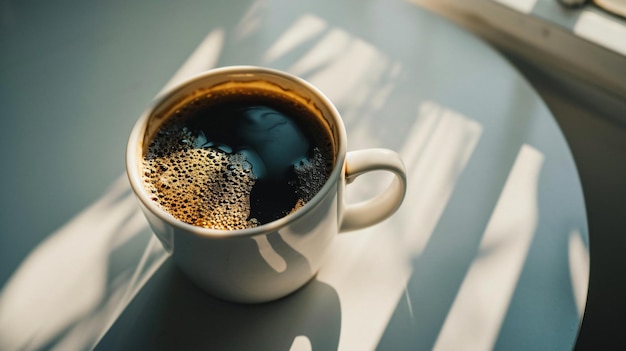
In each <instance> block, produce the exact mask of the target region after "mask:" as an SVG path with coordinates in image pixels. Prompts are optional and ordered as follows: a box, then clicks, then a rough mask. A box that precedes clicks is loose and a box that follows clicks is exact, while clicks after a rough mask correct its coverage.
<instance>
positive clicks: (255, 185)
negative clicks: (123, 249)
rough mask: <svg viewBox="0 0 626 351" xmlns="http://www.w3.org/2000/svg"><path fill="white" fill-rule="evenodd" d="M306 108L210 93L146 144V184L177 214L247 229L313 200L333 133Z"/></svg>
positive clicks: (230, 92)
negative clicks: (330, 133)
mask: <svg viewBox="0 0 626 351" xmlns="http://www.w3.org/2000/svg"><path fill="white" fill-rule="evenodd" d="M321 123H322V122H321V120H320V119H319V117H317V116H316V115H315V114H314V113H313V112H312V111H310V110H309V109H308V108H307V107H306V106H303V105H302V104H300V103H297V102H294V101H293V100H291V99H290V98H287V97H284V96H281V95H280V94H277V93H269V92H266V91H263V90H254V89H234V88H233V89H227V90H221V91H211V92H208V93H206V94H204V95H200V97H197V98H194V99H193V100H191V101H189V102H187V103H186V104H185V105H183V106H181V107H180V108H177V109H176V110H175V111H172V113H171V116H168V117H167V120H166V122H164V124H163V125H162V126H161V127H160V128H159V130H158V131H157V133H156V135H155V136H154V137H153V139H152V141H151V143H150V145H149V147H148V148H147V150H146V152H145V155H144V161H143V172H144V177H143V178H144V183H145V186H146V188H147V189H148V191H149V192H150V193H151V194H152V200H153V201H155V202H157V203H158V204H159V205H160V206H161V207H162V208H163V209H165V210H166V211H168V212H169V213H170V214H172V215H173V216H174V217H175V218H177V219H179V220H181V221H183V222H186V223H190V224H194V225H197V226H202V227H207V228H213V229H224V230H234V229H244V228H252V227H256V226H258V225H261V224H265V223H268V222H271V221H273V220H276V219H279V218H281V217H284V216H285V215H287V214H289V213H292V212H293V211H296V210H297V209H298V208H300V207H302V206H303V205H304V204H305V203H306V202H307V201H309V200H310V199H311V198H312V197H313V196H314V195H315V194H316V193H317V192H318V191H319V190H320V189H321V188H322V186H323V185H324V183H325V182H326V180H327V179H328V177H329V175H330V172H331V170H332V167H333V163H334V151H333V146H332V141H331V140H332V139H331V137H330V135H329V132H328V129H327V128H326V127H325V126H324V125H323V124H321Z"/></svg>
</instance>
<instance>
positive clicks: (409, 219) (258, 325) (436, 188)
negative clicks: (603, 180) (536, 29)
mask: <svg viewBox="0 0 626 351" xmlns="http://www.w3.org/2000/svg"><path fill="white" fill-rule="evenodd" d="M2 6H4V8H3V9H2V11H0V12H1V13H2V16H1V18H0V46H1V47H3V48H4V50H3V54H2V55H0V82H1V83H0V102H1V104H0V114H1V115H2V118H1V119H0V143H1V144H0V160H2V163H3V171H4V172H3V174H2V178H1V179H2V182H0V187H1V194H3V196H2V197H1V200H0V201H2V203H1V204H2V206H1V208H2V209H3V210H2V211H1V214H0V216H1V217H0V219H1V220H2V223H3V229H2V232H1V234H0V287H1V290H0V349H2V350H38V349H53V350H82V349H92V348H94V347H95V348H96V349H98V350H125V349H128V350H136V349H151V350H154V349H194V350H195V349H212V350H215V349H217V350H221V349H237V350H242V349H254V350H289V349H291V350H310V349H312V350H327V349H329V350H334V349H341V350H369V349H380V350H403V349H404V350H422V349H424V350H428V349H433V348H435V349H439V350H447V349H450V350H459V349H464V350H487V349H501V350H529V349H531V350H543V349H550V350H555V349H556V350H561V349H562V350H569V349H571V348H572V346H573V344H574V342H575V339H576V334H577V331H578V327H579V324H580V321H581V318H582V313H583V310H584V306H585V298H586V294H587V285H588V275H589V253H588V252H589V249H588V232H587V221H586V214H585V208H584V200H583V195H582V190H581V186H580V181H579V178H578V175H577V172H576V168H575V165H574V163H573V159H572V157H571V154H570V151H569V149H568V147H567V144H566V142H565V140H564V138H563V135H562V134H561V132H560V130H559V129H558V127H557V125H556V123H555V121H554V119H553V117H552V115H551V114H550V112H549V110H548V109H547V108H546V106H545V104H544V103H543V102H542V101H541V99H540V98H539V96H538V95H537V94H536V93H535V92H534V91H533V90H532V89H531V88H530V86H529V85H528V84H527V83H526V81H525V80H524V79H523V78H522V77H521V76H520V75H519V73H518V72H516V71H515V70H514V69H513V68H512V66H511V65H509V64H508V63H507V62H506V61H505V60H504V59H503V58H502V57H501V56H500V55H498V54H497V53H496V52H495V51H494V50H492V49H491V48H489V47H488V46H487V45H485V44H484V43H482V42H481V41H479V40H478V39H476V38H474V37H473V36H471V35H469V34H468V33H466V32H464V31H462V30H461V29H459V28H457V27H454V26H453V25H451V24H449V23H448V22H446V21H444V20H442V19H440V18H438V17H437V16H435V15H433V14H431V13H429V12H426V11H424V10H421V9H420V8H419V7H417V6H415V5H412V4H408V3H404V2H398V1H377V0H372V1H341V2H340V1H318V2H315V3H313V2H312V3H310V4H305V3H297V4H296V3H293V2H289V1H252V2H251V1H245V2H239V3H237V4H229V5H224V4H220V3H212V4H211V3H209V2H206V3H205V2H201V1H197V2H194V1H186V2H176V3H174V2H171V3H170V2H157V3H153V2H141V1H138V2H134V3H132V4H128V3H126V2H122V1H111V2H105V3H101V4H97V5H94V4H83V3H78V2H77V3H73V2H70V1H59V2H57V3H55V4H48V3H46V2H42V3H41V4H37V5H33V4H27V3H20V4H17V3H15V4H9V3H4V4H3V5H2ZM233 64H252V65H262V66H268V67H273V68H278V69H282V70H286V71H289V72H292V73H295V74H297V75H300V76H302V77H303V78H305V79H307V80H309V81H310V82H312V83H313V84H315V85H317V86H318V87H319V88H320V89H321V90H322V91H324V92H325V93H326V94H327V95H328V96H329V97H330V99H331V100H332V101H334V102H335V104H336V106H337V107H338V109H339V111H340V113H341V114H342V116H343V119H344V121H345V124H346V127H347V131H348V139H349V140H348V143H349V149H350V150H356V149H361V148H366V147H386V148H391V149H394V150H397V151H398V152H399V153H400V154H401V155H402V157H403V158H404V160H405V162H406V165H407V170H408V178H409V188H408V193H407V197H406V200H405V203H404V204H403V206H402V207H401V209H400V210H399V212H398V213H397V214H396V215H394V216H393V217H392V218H391V219H389V220H387V221H385V222H383V223H381V224H379V225H376V226H373V227H371V228H368V229H366V230H362V231H357V232H352V233H347V234H342V235H339V237H338V238H337V240H336V242H335V245H334V247H333V251H332V253H331V257H330V259H329V261H328V263H327V264H326V265H325V266H324V267H323V268H322V270H321V271H320V272H319V274H318V276H317V277H316V279H315V280H314V281H313V282H311V283H310V284H309V285H307V286H306V287H305V288H303V289H302V290H300V291H298V292H297V293H295V294H293V295H291V296H289V297H287V298H285V299H283V300H279V301H276V302H273V303H269V304H263V305H236V304H229V303H225V302H221V301H218V300H215V299H213V298H212V297H210V296H208V295H206V294H204V293H203V292H201V291H200V290H198V289H197V288H196V287H195V286H194V285H192V284H191V283H190V282H189V281H188V280H187V279H186V278H185V277H184V276H183V275H182V273H180V272H179V271H178V270H177V269H176V268H175V267H174V266H173V264H172V262H171V260H169V259H168V257H167V256H166V255H165V253H164V252H163V250H162V248H161V247H160V244H159V243H158V242H157V241H156V240H155V239H154V238H153V236H152V235H151V233H150V230H149V229H148V227H147V224H146V222H145V220H144V219H143V217H142V216H141V214H140V213H139V211H138V208H137V204H136V202H135V199H134V198H133V195H132V193H131V191H130V188H129V186H128V183H127V181H126V179H125V177H124V176H123V172H124V169H123V162H124V147H125V142H126V138H127V137H128V133H129V132H130V128H131V126H132V125H133V123H134V122H135V119H136V118H137V117H138V116H139V114H140V113H141V111H142V110H143V109H144V108H145V106H146V105H147V104H148V103H149V101H150V100H151V99H152V97H153V96H154V95H156V94H157V93H158V92H159V91H160V90H161V89H162V88H163V87H164V86H166V85H167V84H172V83H174V82H176V81H179V80H180V79H183V78H185V77H187V76H189V75H192V74H194V73H196V72H199V71H202V70H205V69H209V68H211V67H217V66H225V65H233ZM386 181H387V178H384V177H377V176H375V175H374V176H371V177H368V178H365V179H362V180H361V179H359V181H357V182H355V183H354V184H352V185H351V186H350V188H349V191H348V192H349V195H350V198H351V199H352V200H355V201H356V200H358V199H360V198H365V197H368V196H370V195H371V194H375V193H376V191H378V190H379V189H381V188H383V187H384V185H385V184H386Z"/></svg>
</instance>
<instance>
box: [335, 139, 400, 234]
mask: <svg viewBox="0 0 626 351" xmlns="http://www.w3.org/2000/svg"><path fill="white" fill-rule="evenodd" d="M371 171H388V172H391V173H393V174H394V175H395V178H394V179H393V182H392V183H391V184H390V185H389V186H388V187H387V189H385V190H384V191H383V192H382V193H380V194H378V195H376V196H375V197H373V198H371V199H369V200H365V201H362V202H359V203H356V204H345V203H344V211H343V212H344V213H343V218H342V220H341V224H340V225H339V231H340V232H347V231H351V230H357V229H361V228H365V227H368V226H371V225H374V224H376V223H379V222H381V221H383V220H384V219H386V218H387V217H389V216H391V215H392V214H393V213H394V212H396V210H397V209H398V208H399V207H400V204H402V200H404V195H405V194H406V170H405V167H404V162H402V159H401V158H400V155H398V154H397V153H396V152H395V151H391V150H388V149H365V150H358V151H350V152H348V153H347V154H346V167H345V176H346V184H350V183H352V182H353V181H354V180H355V179H356V178H357V177H358V176H360V175H362V174H364V173H367V172H371ZM342 201H345V200H342Z"/></svg>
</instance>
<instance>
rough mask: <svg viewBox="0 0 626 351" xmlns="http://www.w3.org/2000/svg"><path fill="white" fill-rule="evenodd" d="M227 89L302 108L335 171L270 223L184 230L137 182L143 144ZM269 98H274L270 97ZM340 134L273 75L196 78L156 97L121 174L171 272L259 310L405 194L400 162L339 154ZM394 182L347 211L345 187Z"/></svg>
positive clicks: (314, 103) (295, 85) (287, 81)
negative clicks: (202, 98)
mask: <svg viewBox="0 0 626 351" xmlns="http://www.w3.org/2000/svg"><path fill="white" fill-rule="evenodd" d="M225 82H228V84H232V85H233V86H237V85H238V84H241V85H247V84H259V87H261V88H263V89H265V88H267V89H272V90H277V91H278V92H279V93H281V94H284V95H285V96H286V97H288V98H290V99H295V100H297V101H299V102H301V103H304V104H310V107H312V109H314V110H316V111H317V112H318V113H319V117H320V118H321V120H322V121H324V122H325V123H327V124H328V127H329V129H330V131H331V133H332V138H333V141H334V149H335V160H336V161H335V164H334V167H333V169H332V171H331V173H330V177H329V179H328V180H327V182H326V183H325V185H324V186H323V187H322V189H321V190H320V191H319V192H318V193H317V194H316V195H315V196H314V197H313V198H312V199H311V200H310V201H309V202H307V203H306V204H305V205H304V206H303V207H301V208H300V209H298V210H297V211H295V212H293V213H291V214H289V215H286V216H284V217H282V218H280V219H277V220H275V221H273V222H270V223H267V224H263V225H260V226H258V227H255V228H248V229H241V230H231V231H227V230H214V229H207V228H204V227H198V226H194V225H191V224H188V223H184V222H182V221H180V220H178V219H176V218H174V217H173V216H172V215H170V214H169V213H168V212H167V211H165V210H164V209H162V208H161V207H160V206H159V205H158V204H157V203H156V202H154V201H153V200H151V197H152V196H151V194H150V193H149V192H148V190H147V189H146V188H145V186H144V184H143V180H142V174H143V172H142V159H143V156H144V152H145V150H146V148H147V147H148V144H149V143H150V138H151V136H152V135H153V134H154V133H155V131H156V130H158V128H159V127H160V126H161V125H162V123H163V121H164V120H165V119H166V118H167V114H166V113H165V112H164V111H167V110H168V109H171V108H172V106H173V105H174V104H177V103H179V102H180V101H181V99H184V98H186V97H189V96H193V95H194V94H197V93H198V92H201V91H206V90H207V89H210V88H211V87H214V86H216V85H219V84H223V83H225ZM274 92H275V93H276V91H274ZM346 150H347V146H346V132H345V128H344V125H343V122H342V120H341V117H340V115H339V113H338V112H337V109H336V108H335V107H334V106H333V104H332V103H331V102H330V100H329V99H328V98H327V97H326V96H324V94H322V93H321V92H320V91H319V90H318V89H317V88H315V87H314V86H313V85H311V84H310V83H308V82H306V81H305V80H303V79H301V78H298V77H296V76H293V75H291V74H288V73H285V72H281V71H277V70H274V69H268V68H260V67H251V66H232V67H223V68H218V69H213V70H210V71H207V72H204V73H202V74H200V75H198V76H195V77H194V78H191V79H190V80H188V81H186V82H184V83H182V84H180V85H178V86H176V87H174V88H173V89H171V90H169V91H168V92H166V93H164V94H162V95H161V96H159V97H157V98H156V99H155V101H154V102H153V104H152V105H151V106H150V107H149V108H148V109H147V110H146V111H145V112H144V113H143V115H142V116H141V117H140V118H139V120H138V121H137V123H136V125H135V127H134V128H133V130H132V132H131V135H130V138H129V142H128V147H127V150H126V170H127V173H128V177H129V180H130V184H131V186H132V189H133V191H134V192H135V194H136V196H137V198H138V199H139V203H140V206H141V209H142V210H143V212H144V214H145V216H146V218H147V219H148V222H149V223H150V226H151V228H152V230H153V231H154V233H155V235H156V236H157V237H158V238H159V240H160V241H161V243H162V244H163V246H164V247H165V249H166V250H167V251H168V252H170V253H171V254H172V257H173V259H174V262H175V263H176V264H177V265H178V267H179V268H180V269H181V270H182V271H183V272H184V273H185V274H186V275H187V276H188V277H189V278H190V279H191V280H192V281H193V282H195V283H196V284H197V285H198V286H200V287H201V288H202V289H204V290H205V291H206V292H208V293H209V294H211V295H213V296H216V297H218V298H221V299H224V300H229V301H234V302H248V303H252V302H265V301H270V300H274V299H277V298H280V297H283V296H285V295H287V294H289V293H291V292H293V291H295V290H297V289H298V288H300V287H302V286H303V285H305V284H306V283H307V282H308V281H309V280H311V279H312V278H313V277H314V276H315V274H316V273H317V271H318V270H319V268H320V266H321V265H322V264H323V262H324V258H325V256H327V253H328V251H329V248H330V246H331V243H332V241H333V239H334V237H335V236H336V235H337V233H340V232H346V231H351V230H356V229H360V228H364V227H367V226H371V225H373V224H376V223H378V222H380V221H382V220H384V219H386V218H387V217H389V216H391V215H392V214H393V213H394V212H395V211H396V210H397V209H398V207H399V206H400V204H401V203H402V200H403V199H404V195H405V192H406V174H405V168H404V164H403V162H402V160H401V159H400V156H399V155H398V154H397V153H396V152H394V151H391V150H387V149H365V150H359V151H351V152H346ZM376 170H383V171H389V172H391V173H393V174H394V175H395V177H394V179H393V181H392V182H391V184H390V185H389V187H388V188H387V189H385V190H384V191H383V192H382V193H380V194H378V195H377V196H375V197H374V198H372V199H369V200H367V201H364V202H361V203H356V204H347V203H346V200H345V197H346V194H345V192H346V185H347V184H349V183H350V182H351V181H352V180H354V179H355V178H356V177H358V176H360V175H361V174H363V173H366V172H370V171H376Z"/></svg>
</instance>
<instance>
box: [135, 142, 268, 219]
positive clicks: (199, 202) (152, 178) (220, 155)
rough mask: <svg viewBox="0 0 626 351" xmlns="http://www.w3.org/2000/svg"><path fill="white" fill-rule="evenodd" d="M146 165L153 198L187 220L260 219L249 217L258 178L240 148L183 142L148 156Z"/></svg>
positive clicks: (149, 189)
mask: <svg viewBox="0 0 626 351" xmlns="http://www.w3.org/2000/svg"><path fill="white" fill-rule="evenodd" d="M144 170H145V173H144V183H145V184H146V186H147V189H148V191H149V192H150V193H151V194H152V196H151V198H152V200H153V201H155V202H157V203H158V204H159V205H160V206H161V207H164V208H165V209H167V210H168V212H169V213H170V214H172V215H173V216H174V217H176V218H177V219H179V220H181V221H183V222H186V223H189V224H193V225H196V226H201V227H207V228H213V229H222V230H235V229H244V228H253V227H256V226H258V224H259V223H258V222H257V221H256V219H254V218H250V219H248V217H249V215H250V202H249V201H250V200H249V199H250V191H251V190H252V186H253V185H254V182H255V179H254V175H253V174H252V172H250V169H249V167H247V166H246V163H245V161H244V160H243V159H242V157H241V155H240V154H235V155H229V154H227V153H226V152H223V151H221V150H219V149H187V148H183V149H182V150H179V151H176V152H174V153H171V154H170V155H168V157H156V158H152V159H147V158H146V159H145V160H144Z"/></svg>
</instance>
